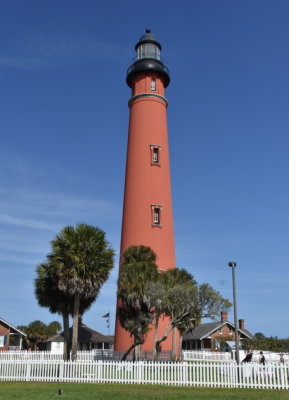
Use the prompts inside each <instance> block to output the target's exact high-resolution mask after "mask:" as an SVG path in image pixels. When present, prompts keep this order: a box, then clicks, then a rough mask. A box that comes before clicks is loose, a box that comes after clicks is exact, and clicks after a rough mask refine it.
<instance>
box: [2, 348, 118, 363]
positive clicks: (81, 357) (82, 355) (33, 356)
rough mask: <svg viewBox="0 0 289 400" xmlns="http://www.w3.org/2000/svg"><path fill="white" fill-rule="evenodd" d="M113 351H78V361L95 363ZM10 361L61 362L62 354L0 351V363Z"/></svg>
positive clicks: (109, 355) (107, 356) (108, 356)
mask: <svg viewBox="0 0 289 400" xmlns="http://www.w3.org/2000/svg"><path fill="white" fill-rule="evenodd" d="M112 354H113V350H110V349H104V350H102V349H95V350H90V351H78V352H77V360H78V361H95V360H98V359H105V358H110V357H111V355H112ZM1 360H3V361H5V360H6V361H9V360H10V361H11V360H32V361H62V360H63V354H62V353H51V352H50V351H27V350H19V351H0V361H1Z"/></svg>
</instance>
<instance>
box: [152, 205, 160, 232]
mask: <svg viewBox="0 0 289 400" xmlns="http://www.w3.org/2000/svg"><path fill="white" fill-rule="evenodd" d="M151 208H152V225H153V226H159V227H160V226H161V211H162V207H161V206H160V205H157V204H152V206H151Z"/></svg>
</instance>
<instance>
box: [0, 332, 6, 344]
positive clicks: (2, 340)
mask: <svg viewBox="0 0 289 400" xmlns="http://www.w3.org/2000/svg"><path fill="white" fill-rule="evenodd" d="M6 337H7V335H0V347H4V346H5V345H6Z"/></svg>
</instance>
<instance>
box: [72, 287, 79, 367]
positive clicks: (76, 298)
mask: <svg viewBox="0 0 289 400" xmlns="http://www.w3.org/2000/svg"><path fill="white" fill-rule="evenodd" d="M79 303H80V297H79V294H76V295H75V296H74V309H73V328H72V346H71V359H72V361H75V360H76V358H77V345H78V319H79Z"/></svg>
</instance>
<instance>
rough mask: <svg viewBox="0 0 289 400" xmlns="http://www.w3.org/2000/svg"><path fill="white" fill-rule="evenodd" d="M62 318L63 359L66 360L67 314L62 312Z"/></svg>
mask: <svg viewBox="0 0 289 400" xmlns="http://www.w3.org/2000/svg"><path fill="white" fill-rule="evenodd" d="M62 319H63V339H64V343H63V360H64V361H68V359H69V314H68V313H67V312H64V313H63V314H62Z"/></svg>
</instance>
